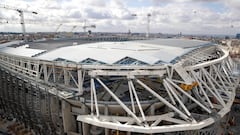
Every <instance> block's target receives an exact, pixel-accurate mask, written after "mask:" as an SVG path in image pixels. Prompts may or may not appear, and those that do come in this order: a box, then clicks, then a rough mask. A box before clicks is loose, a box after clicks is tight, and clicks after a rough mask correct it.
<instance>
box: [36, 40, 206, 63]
mask: <svg viewBox="0 0 240 135" xmlns="http://www.w3.org/2000/svg"><path fill="white" fill-rule="evenodd" d="M178 40H179V42H178ZM178 40H177V39H158V40H149V41H129V42H100V43H89V44H83V45H76V46H69V47H63V48H58V49H56V50H53V51H50V52H48V53H45V54H43V55H40V56H38V58H40V59H44V60H55V59H57V58H62V59H66V60H69V61H75V62H81V61H83V60H85V59H87V58H90V59H93V60H97V61H101V62H104V63H107V64H114V63H116V62H117V61H119V60H121V59H123V58H125V57H130V58H134V59H136V60H138V61H142V62H144V63H148V64H150V65H152V64H154V63H156V62H158V61H163V62H166V63H169V62H170V61H172V60H173V59H175V58H176V57H179V56H181V55H183V54H185V53H187V52H188V51H190V50H192V49H194V48H196V47H199V46H203V45H209V42H204V41H195V40H187V39H184V40H183V39H181V40H180V39H178ZM168 41H169V42H168ZM178 43H182V44H183V45H181V44H179V46H177V44H178ZM184 43H185V45H184ZM191 45H192V46H191Z"/></svg>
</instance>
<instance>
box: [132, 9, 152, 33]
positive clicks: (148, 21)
mask: <svg viewBox="0 0 240 135" xmlns="http://www.w3.org/2000/svg"><path fill="white" fill-rule="evenodd" d="M132 16H142V15H137V14H132ZM151 16H152V15H151V14H150V13H148V14H147V32H146V38H148V37H149V32H150V17H151Z"/></svg>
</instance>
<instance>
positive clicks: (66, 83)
mask: <svg viewBox="0 0 240 135" xmlns="http://www.w3.org/2000/svg"><path fill="white" fill-rule="evenodd" d="M63 75H64V84H65V85H66V86H68V85H69V81H70V79H69V73H68V71H67V69H66V68H63Z"/></svg>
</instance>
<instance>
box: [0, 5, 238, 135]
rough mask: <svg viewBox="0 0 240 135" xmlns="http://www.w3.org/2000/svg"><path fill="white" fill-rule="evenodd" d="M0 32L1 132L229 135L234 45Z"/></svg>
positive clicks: (233, 130)
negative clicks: (7, 33) (1, 34)
mask: <svg viewBox="0 0 240 135" xmlns="http://www.w3.org/2000/svg"><path fill="white" fill-rule="evenodd" d="M1 8H4V9H7V10H14V11H17V13H19V15H20V18H21V20H20V21H21V22H20V24H21V26H22V33H21V34H9V35H6V36H5V35H3V36H2V38H1V44H0V116H1V117H0V134H3V135H140V134H156V135H233V134H238V132H239V131H238V129H239V127H240V116H239V112H240V105H239V104H240V86H239V81H240V77H239V75H240V42H239V40H237V39H229V40H222V41H221V42H219V43H216V42H212V41H206V40H202V39H201V40H199V39H195V38H194V39H193V38H188V37H183V36H181V37H179V36H175V37H171V38H169V37H168V38H159V37H158V36H159V35H156V34H155V35H154V34H151V33H150V32H149V24H150V17H151V14H147V16H146V17H147V22H148V23H147V32H146V35H145V33H144V34H142V35H137V36H136V35H133V34H131V33H127V34H122V33H121V34H116V33H114V34H112V33H111V34H110V33H107V34H99V35H97V34H95V35H94V34H92V31H91V30H89V29H91V28H96V25H95V24H87V23H86V21H85V22H84V25H83V26H82V28H83V30H84V32H83V33H82V35H81V34H79V33H78V34H77V35H74V34H73V30H74V29H75V28H76V27H77V26H73V27H72V29H71V31H70V32H69V33H65V32H61V33H60V32H58V30H59V28H60V27H61V26H62V25H63V24H59V25H58V27H57V28H56V30H55V32H53V33H47V34H45V33H41V34H27V33H26V30H25V22H24V17H23V16H24V13H31V14H37V12H34V11H31V12H30V11H26V10H22V9H17V8H14V7H11V6H2V5H1Z"/></svg>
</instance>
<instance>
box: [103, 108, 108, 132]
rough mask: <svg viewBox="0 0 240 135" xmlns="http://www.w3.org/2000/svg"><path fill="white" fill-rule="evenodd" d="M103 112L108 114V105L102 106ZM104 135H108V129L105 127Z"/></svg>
mask: <svg viewBox="0 0 240 135" xmlns="http://www.w3.org/2000/svg"><path fill="white" fill-rule="evenodd" d="M104 114H105V115H106V116H108V106H107V105H105V106H104ZM105 135H109V129H107V128H105Z"/></svg>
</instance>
